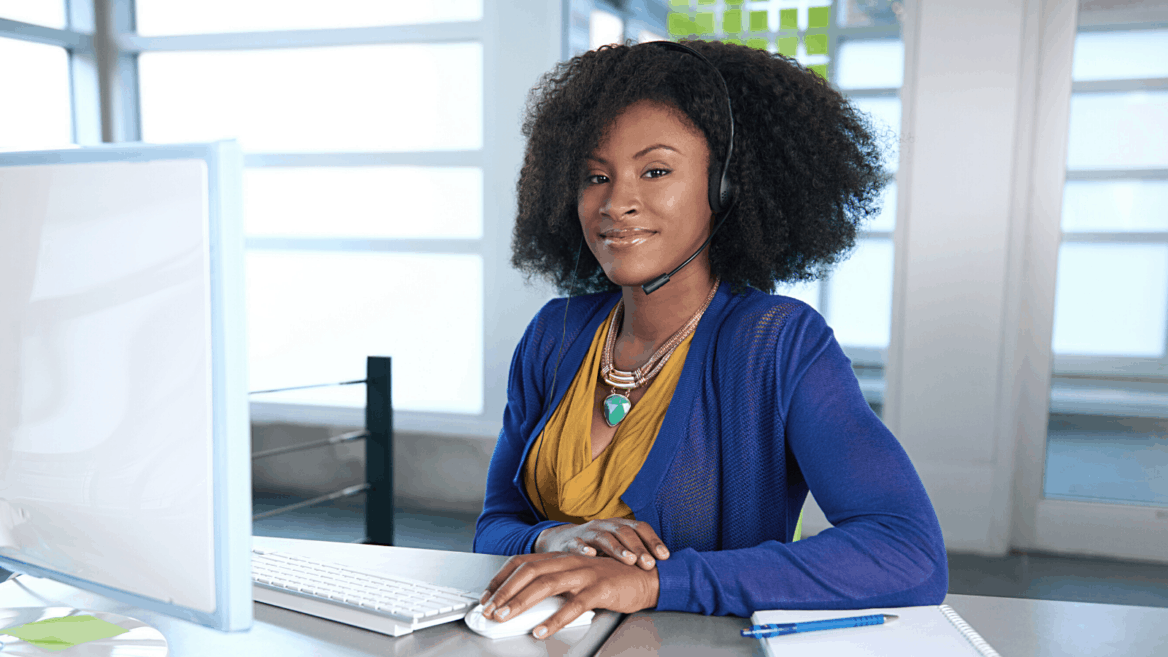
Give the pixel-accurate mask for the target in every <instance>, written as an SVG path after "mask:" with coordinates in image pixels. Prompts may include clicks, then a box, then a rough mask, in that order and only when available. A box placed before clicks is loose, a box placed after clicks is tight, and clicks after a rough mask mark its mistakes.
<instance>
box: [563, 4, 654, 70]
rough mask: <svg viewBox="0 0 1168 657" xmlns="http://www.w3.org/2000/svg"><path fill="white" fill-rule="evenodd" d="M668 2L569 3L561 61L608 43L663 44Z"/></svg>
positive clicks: (567, 5)
mask: <svg viewBox="0 0 1168 657" xmlns="http://www.w3.org/2000/svg"><path fill="white" fill-rule="evenodd" d="M668 2H669V0H638V1H637V2H625V1H624V0H568V2H567V4H566V8H567V16H566V17H565V20H564V50H563V52H564V59H568V58H570V57H574V56H576V55H579V54H581V53H584V52H587V51H589V50H595V49H596V48H599V47H600V46H602V45H605V44H608V43H625V42H626V41H632V42H634V43H645V42H646V41H662V40H664V39H665V38H666V37H664V36H662V35H665V34H668V31H667V30H666V27H665V18H666V16H667V15H668V14H669V11H670V10H669V5H668Z"/></svg>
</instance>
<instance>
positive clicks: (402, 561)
mask: <svg viewBox="0 0 1168 657" xmlns="http://www.w3.org/2000/svg"><path fill="white" fill-rule="evenodd" d="M255 544H256V545H257V546H259V547H266V548H269V549H275V550H283V551H287V552H295V553H299V554H304V555H307V556H315V557H319V558H325V559H329V560H332V561H336V562H338V563H343V564H347V565H351V566H354V567H359V568H363V569H371V570H374V571H377V572H384V573H387V574H397V575H402V576H405V577H414V578H419V579H428V580H431V581H434V582H436V583H438V584H446V585H449V586H458V587H461V588H468V589H476V588H477V589H482V588H485V587H486V584H487V582H488V581H490V579H491V576H492V575H494V573H495V571H496V570H497V569H498V568H499V567H500V566H501V565H502V564H503V562H504V561H506V558H505V557H497V556H490V555H481V554H467V553H464V552H445V551H440V550H418V549H413V548H398V547H379V546H372V545H354V544H348V543H325V542H320V541H299V540H294V539H277V538H262V537H256V538H255ZM945 602H946V603H947V604H949V605H950V606H952V607H953V608H954V609H955V610H956V611H957V612H958V613H959V614H961V616H962V617H963V618H965V620H966V621H968V622H969V624H970V625H972V626H973V627H974V628H975V629H977V630H978V632H980V633H981V635H982V636H983V637H984V638H985V639H986V640H987V641H989V643H990V644H991V645H992V646H994V648H996V649H997V650H998V652H1000V653H1001V654H1002V655H1003V656H1004V657H1029V656H1032V655H1033V656H1047V655H1049V656H1051V657H1054V656H1058V657H1063V656H1064V655H1124V657H1139V656H1142V655H1147V656H1149V657H1151V656H1153V655H1158V656H1161V657H1163V656H1164V655H1168V609H1161V608H1150V607H1130V606H1123V605H1100V604H1088V603H1078V602H1054V601H1047V600H1023V599H1016V598H993V597H986V596H971V595H950V596H949V597H948V598H946V599H945ZM60 605H65V606H73V607H77V608H79V609H92V610H96V611H110V612H115V613H119V614H123V615H126V616H131V617H133V618H137V619H139V620H142V621H144V622H146V623H149V624H151V625H153V626H154V627H156V628H158V630H160V631H161V632H162V633H163V634H164V635H165V636H166V639H167V641H168V642H169V644H170V646H171V653H170V654H171V655H175V656H178V655H193V654H199V655H211V654H213V655H224V656H230V655H249V656H250V655H275V654H278V655H282V656H284V655H287V656H289V657H295V656H297V655H330V657H331V656H333V655H336V656H338V657H349V656H358V655H411V656H426V657H429V656H432V655H500V656H503V655H506V656H508V657H511V656H516V657H523V656H525V655H556V656H557V657H575V656H578V655H579V656H582V655H593V654H597V655H599V656H600V657H610V656H613V655H621V656H622V657H631V656H635V655H663V656H669V655H675V656H678V657H680V656H682V655H685V656H692V655H699V654H700V655H703V656H705V655H711V656H730V655H751V656H754V655H762V654H763V652H762V648H761V644H760V643H759V642H758V641H757V640H751V639H744V638H742V637H741V636H739V634H738V631H739V630H740V629H741V628H742V627H744V626H745V625H746V624H747V622H746V621H745V619H741V618H736V617H728V616H726V617H716V616H714V617H711V616H700V615H694V614H683V613H676V612H641V613H637V614H632V615H630V616H628V617H627V618H625V619H624V621H623V622H622V621H621V618H622V617H621V615H620V614H616V613H613V612H608V611H601V612H597V614H596V618H595V620H594V621H593V623H592V625H591V626H589V627H587V628H576V629H572V630H565V631H562V632H560V633H558V634H556V636H554V637H552V638H551V639H549V640H547V641H544V642H540V641H536V640H534V639H532V638H531V637H528V636H522V637H514V638H511V639H503V640H500V641H490V640H488V639H484V638H482V637H480V636H478V635H476V634H474V633H473V632H471V631H470V630H469V629H467V628H466V626H465V624H463V623H461V622H455V623H446V624H443V625H439V626H436V627H431V628H427V629H424V630H418V631H417V632H414V633H413V634H407V635H406V636H403V637H399V638H396V639H394V638H391V637H387V636H384V635H381V634H378V633H376V632H369V631H367V630H362V629H359V628H356V627H350V626H348V625H343V624H340V623H334V622H332V621H327V620H323V619H320V618H316V617H315V616H307V615H304V614H299V613H296V612H292V611H287V610H285V609H281V608H278V607H271V606H268V605H265V604H259V603H257V604H256V605H255V623H254V624H253V626H252V628H251V629H250V630H249V631H247V632H235V633H230V634H229V633H224V632H219V631H217V630H212V629H208V628H205V627H201V626H198V625H194V624H191V623H188V622H185V621H180V620H176V619H173V618H170V617H168V616H164V615H162V614H157V613H153V612H148V611H144V610H141V609H138V608H136V607H131V606H129V605H125V604H122V603H119V602H115V601H112V600H109V599H108V598H104V597H102V596H99V595H96V594H93V593H89V592H86V591H82V590H79V589H76V588H73V587H71V586H66V585H64V584H59V583H57V582H53V581H51V580H46V579H35V578H31V577H21V578H20V579H19V580H18V581H10V582H7V583H4V584H0V607H31V606H60ZM618 625H619V627H618Z"/></svg>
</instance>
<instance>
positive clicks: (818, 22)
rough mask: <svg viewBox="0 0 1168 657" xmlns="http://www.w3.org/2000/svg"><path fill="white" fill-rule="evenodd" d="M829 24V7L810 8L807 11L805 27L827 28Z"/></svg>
mask: <svg viewBox="0 0 1168 657" xmlns="http://www.w3.org/2000/svg"><path fill="white" fill-rule="evenodd" d="M830 22H831V7H811V8H810V9H808V10H807V27H827V26H828V24H829V23H830Z"/></svg>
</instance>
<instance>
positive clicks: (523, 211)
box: [475, 42, 948, 638]
mask: <svg viewBox="0 0 1168 657" xmlns="http://www.w3.org/2000/svg"><path fill="white" fill-rule="evenodd" d="M686 45H688V46H690V47H692V48H693V49H695V50H696V51H698V52H699V53H700V54H701V55H702V56H704V57H705V58H706V60H707V61H706V62H703V61H702V58H701V57H699V56H698V55H694V54H687V53H685V52H678V51H677V50H675V49H672V48H670V47H662V46H661V44H643V45H638V46H633V47H628V46H616V47H603V48H600V49H599V50H597V51H593V52H589V53H586V54H584V55H581V56H579V57H576V58H574V59H572V60H571V61H569V62H566V63H563V64H560V65H559V66H558V67H557V68H556V70H555V71H553V72H552V73H550V74H549V75H547V76H545V78H544V79H543V80H542V81H541V84H540V85H539V86H537V87H536V89H535V90H533V93H532V97H531V99H530V103H529V111H528V117H527V119H526V121H525V123H524V128H523V131H524V135H525V136H526V137H527V139H528V143H527V153H526V158H525V162H524V166H523V169H522V172H521V174H520V178H519V185H518V196H519V216H518V218H517V221H516V226H515V233H514V240H513V249H514V256H513V259H512V262H513V264H514V265H516V266H517V267H519V268H520V269H522V270H524V271H525V272H527V273H528V275H533V274H536V275H542V276H546V277H547V278H549V279H551V280H552V281H553V282H554V283H555V284H556V285H557V286H558V287H559V288H560V290H561V291H563V292H565V293H567V294H569V295H583V296H569V297H568V299H556V300H553V301H551V302H549V303H548V304H547V305H546V306H545V307H544V308H543V309H542V310H541V311H540V312H539V314H538V315H537V316H536V317H535V319H534V320H533V321H532V322H531V324H530V325H529V326H528V328H527V331H526V332H525V333H524V335H523V338H522V340H521V341H520V343H519V346H518V348H517V349H516V352H515V356H514V359H513V361H512V365H511V373H510V377H509V381H508V392H507V400H508V401H507V409H506V412H505V414H504V420H503V430H502V432H501V433H500V436H499V441H498V445H497V447H496V449H495V454H494V456H493V458H492V460H491V466H490V472H489V474H488V477H487V491H486V500H485V503H484V508H483V513H482V516H480V518H479V521H478V525H477V527H476V531H475V551H476V552H485V553H492V554H508V555H517V556H514V557H513V558H512V559H511V560H509V561H508V562H507V564H506V565H505V566H504V567H503V568H502V569H501V570H500V571H499V573H498V574H497V575H496V576H495V577H494V579H493V580H492V581H491V583H490V585H489V586H488V588H487V591H486V592H485V593H484V595H483V598H482V601H483V602H484V603H485V604H486V607H485V610H484V616H485V617H486V618H488V619H493V620H506V618H511V617H514V616H515V615H517V614H518V613H520V612H522V611H524V610H526V609H527V608H529V607H530V606H531V605H533V604H535V603H536V602H538V601H539V600H542V599H543V598H545V597H547V596H550V595H563V596H564V597H565V598H566V599H567V603H566V604H565V605H564V606H563V607H562V608H561V609H560V610H559V611H558V612H557V613H556V614H555V615H553V616H552V617H551V618H549V619H548V620H547V621H546V622H545V623H543V624H542V625H540V626H539V627H537V628H535V631H534V632H533V634H534V635H535V636H536V637H537V638H543V637H546V636H550V635H551V634H554V633H555V632H556V631H557V630H559V629H560V628H561V627H563V626H564V625H566V624H567V623H569V622H570V621H571V620H573V619H574V618H576V617H577V616H578V615H579V614H581V613H583V612H584V611H587V610H589V609H597V608H604V609H611V610H614V611H620V612H633V611H637V610H640V609H648V608H656V609H662V610H682V611H690V612H696V613H703V614H735V615H738V616H749V615H750V614H751V613H752V612H754V611H755V610H758V609H774V608H820V609H823V608H838V609H844V608H853V609H855V608H868V607H889V606H909V605H921V604H935V603H938V602H940V601H941V600H942V599H943V598H944V596H945V591H946V588H947V586H948V570H947V566H946V559H945V548H944V543H943V541H942V538H941V531H940V527H939V526H938V523H937V518H936V515H935V513H934V511H933V508H932V505H931V504H930V502H929V499H928V497H927V495H926V493H925V490H924V488H923V486H922V485H921V482H920V479H919V477H918V476H917V474H916V472H915V470H914V469H913V467H912V464H911V463H910V462H909V459H908V457H907V456H906V455H905V453H904V450H903V449H902V448H901V447H900V445H899V443H898V442H897V441H896V439H895V437H893V436H892V434H891V433H889V431H888V430H887V429H886V428H885V427H884V425H883V424H882V423H881V422H880V420H879V419H878V418H877V417H876V416H875V414H874V413H873V412H872V411H871V409H870V408H869V407H868V405H867V403H866V402H865V401H864V398H863V396H862V394H861V392H860V389H859V385H858V383H857V381H856V379H855V376H854V374H853V373H852V369H851V363H850V361H849V360H848V359H847V357H846V356H845V355H844V354H843V352H842V350H841V349H840V346H839V344H838V343H837V342H836V340H835V338H834V337H833V335H832V331H831V329H830V328H828V327H827V325H826V324H825V323H824V320H823V318H822V317H821V316H820V315H819V314H818V313H817V312H815V311H814V310H813V309H812V308H810V307H809V306H807V305H806V304H803V303H801V302H799V301H797V300H794V299H790V298H787V297H783V296H776V295H770V294H767V293H764V292H761V291H760V290H771V289H773V288H774V286H775V284H776V283H778V282H786V281H797V280H810V279H813V278H816V277H818V276H821V275H823V274H824V273H825V272H826V271H827V270H829V269H830V267H831V266H832V265H834V264H836V263H837V262H839V261H840V260H841V259H843V258H844V257H845V256H846V255H847V253H848V251H849V250H850V249H851V248H852V247H853V246H854V244H855V237H856V233H857V230H858V227H859V225H860V224H861V223H862V222H863V221H864V220H865V219H867V218H868V217H870V216H871V215H873V214H874V213H875V212H876V211H877V209H878V208H877V199H878V197H879V193H880V190H881V188H882V186H883V185H884V184H885V182H886V176H885V175H884V174H883V173H882V170H881V165H880V161H881V149H880V147H879V144H878V142H877V140H876V139H875V137H874V136H873V133H872V130H871V128H870V127H869V126H868V124H867V123H866V122H865V121H864V119H863V118H862V116H861V115H858V114H857V113H856V111H855V110H854V109H853V108H852V107H851V106H850V105H848V103H847V102H846V100H845V99H844V98H843V97H842V96H840V95H839V94H838V93H837V92H835V91H833V90H832V89H831V88H830V87H829V86H828V85H827V84H826V83H825V82H824V81H823V80H822V79H821V78H819V77H818V76H816V75H815V74H813V73H811V72H809V71H807V70H806V69H804V68H803V67H801V66H800V65H798V64H796V63H795V62H793V61H791V60H789V59H786V58H784V57H781V56H777V55H771V54H768V53H766V52H763V51H760V50H756V49H752V48H746V47H742V46H735V45H729V44H721V43H705V42H687V44H686ZM711 63H712V66H711ZM713 67H716V68H717V71H715V70H714V68H713ZM717 72H720V73H721V74H722V76H723V78H724V79H725V89H727V90H728V93H729V97H730V103H729V105H730V106H729V107H728V106H727V102H726V93H727V91H724V90H723V89H724V87H723V85H722V81H721V80H719V79H718V75H717ZM731 114H732V120H733V124H732V125H733V131H731ZM732 135H733V136H732ZM731 140H733V141H732V144H733V149H732V151H731V149H730V143H731ZM728 153H732V155H731V156H729V158H727V154H728ZM726 159H729V163H728V173H727V177H728V179H729V180H730V181H732V184H733V204H734V206H733V209H732V210H730V211H729V212H727V211H726V210H725V208H724V207H723V208H718V209H720V210H721V212H719V213H716V212H714V207H716V206H718V205H719V201H720V200H721V199H720V197H719V195H718V193H717V192H715V193H714V194H713V195H711V194H709V190H710V189H711V188H713V187H714V186H717V185H718V184H719V180H720V176H721V173H722V168H723V166H724V165H725V160H726ZM723 218H724V219H725V223H724V224H722V225H720V227H719V226H718V222H719V221H721V220H722V219H723ZM716 227H717V232H716V233H714V232H713V231H714V230H715V228H716ZM711 235H713V239H712V241H710V246H709V248H708V249H704V250H701V251H700V252H699V253H698V255H697V257H696V258H693V260H692V261H691V262H689V264H687V265H685V266H684V267H682V268H681V269H680V270H679V271H677V272H676V274H674V275H673V276H672V278H671V279H670V280H669V281H668V284H666V285H664V286H663V287H661V288H660V289H659V290H656V291H652V293H651V294H646V293H645V288H644V287H642V286H645V285H646V284H647V283H649V282H650V281H652V280H653V279H655V278H656V277H658V275H660V274H662V273H664V272H673V270H674V269H675V268H677V267H678V266H679V265H682V263H683V262H685V261H686V259H687V258H689V257H690V256H691V255H693V254H694V253H695V252H696V251H698V250H699V249H700V247H701V246H702V244H703V243H704V242H706V240H707V238H710V237H711ZM584 247H587V248H584ZM808 489H810V490H811V491H812V492H814V494H815V498H816V500H817V502H818V503H819V505H820V507H821V508H822V509H823V511H824V513H825V514H826V515H827V518H828V519H829V520H830V521H831V522H832V524H833V525H834V526H833V527H832V528H831V529H828V530H826V531H824V532H822V533H820V534H819V535H817V536H815V537H812V538H808V539H806V540H798V538H799V536H798V534H799V519H800V515H801V509H802V507H803V503H804V501H805V499H806V496H807V492H808Z"/></svg>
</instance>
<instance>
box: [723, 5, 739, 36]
mask: <svg viewBox="0 0 1168 657" xmlns="http://www.w3.org/2000/svg"><path fill="white" fill-rule="evenodd" d="M722 31H723V32H725V33H726V34H738V33H739V32H741V31H742V10H741V9H727V10H726V11H724V12H723V13H722Z"/></svg>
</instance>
